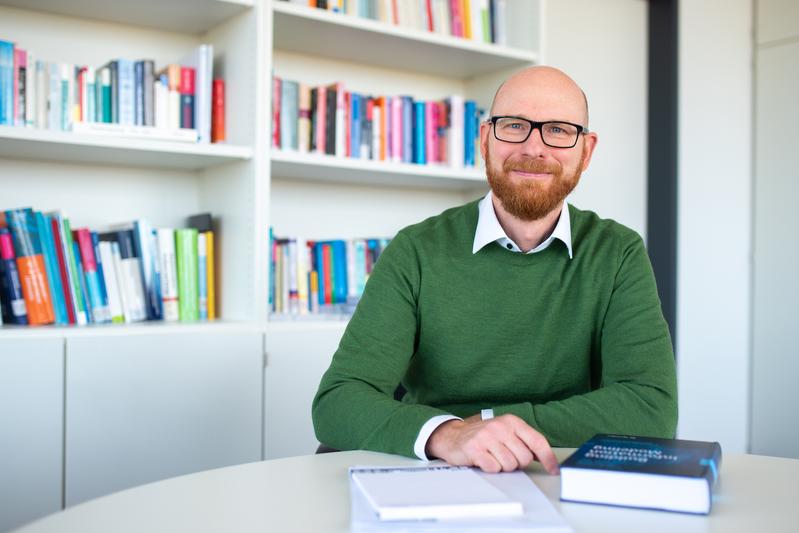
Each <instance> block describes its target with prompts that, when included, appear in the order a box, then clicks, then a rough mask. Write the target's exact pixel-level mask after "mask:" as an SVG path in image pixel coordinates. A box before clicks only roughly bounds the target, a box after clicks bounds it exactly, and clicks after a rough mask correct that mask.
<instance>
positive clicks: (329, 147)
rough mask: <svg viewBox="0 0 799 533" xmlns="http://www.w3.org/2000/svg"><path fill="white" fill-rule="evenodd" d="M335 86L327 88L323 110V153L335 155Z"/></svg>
mask: <svg viewBox="0 0 799 533" xmlns="http://www.w3.org/2000/svg"><path fill="white" fill-rule="evenodd" d="M337 96H338V95H337V91H336V88H335V86H332V87H328V89H327V101H326V108H325V111H326V113H325V153H326V154H330V155H336V104H337V101H336V98H337Z"/></svg>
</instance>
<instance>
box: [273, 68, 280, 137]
mask: <svg viewBox="0 0 799 533" xmlns="http://www.w3.org/2000/svg"><path fill="white" fill-rule="evenodd" d="M281 85H282V81H281V79H280V78H278V77H277V76H272V146H274V147H275V148H280V91H281V90H282V87H281Z"/></svg>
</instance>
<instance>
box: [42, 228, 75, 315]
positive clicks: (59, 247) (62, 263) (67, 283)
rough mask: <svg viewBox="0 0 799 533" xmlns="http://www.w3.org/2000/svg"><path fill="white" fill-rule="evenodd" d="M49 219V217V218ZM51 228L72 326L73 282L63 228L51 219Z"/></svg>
mask: <svg viewBox="0 0 799 533" xmlns="http://www.w3.org/2000/svg"><path fill="white" fill-rule="evenodd" d="M48 218H49V217H48ZM50 227H52V228H53V241H54V242H55V252H56V257H57V258H58V273H59V275H60V276H61V288H62V289H63V291H64V301H65V302H66V304H67V320H68V321H69V323H70V324H74V323H75V322H76V320H75V308H74V305H75V302H74V301H73V299H72V290H71V289H70V287H72V284H71V283H72V281H71V280H70V279H69V272H68V271H67V261H66V258H65V257H64V243H63V242H62V241H61V228H59V227H58V220H56V219H55V218H50Z"/></svg>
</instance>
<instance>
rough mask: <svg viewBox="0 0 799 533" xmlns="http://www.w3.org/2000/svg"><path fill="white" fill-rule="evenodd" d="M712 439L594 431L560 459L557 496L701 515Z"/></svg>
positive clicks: (707, 499) (714, 457)
mask: <svg viewBox="0 0 799 533" xmlns="http://www.w3.org/2000/svg"><path fill="white" fill-rule="evenodd" d="M720 467H721V446H720V445H719V443H718V442H701V441H689V440H674V439H659V438H654V437H633V436H624V435H604V434H601V435H595V436H594V437H593V438H591V439H590V440H588V441H587V442H586V443H585V444H583V445H582V446H580V448H579V449H578V450H577V451H576V452H574V453H573V454H572V455H571V456H570V457H569V458H568V459H566V460H565V461H564V462H563V464H561V467H560V472H561V491H560V499H561V500H564V501H573V502H585V503H599V504H606V505H618V506H623V507H641V508H645V509H658V510H664V511H677V512H684V513H695V514H707V513H709V512H710V508H711V504H712V497H711V494H712V489H713V485H714V484H715V483H716V481H717V480H718V476H719V470H720Z"/></svg>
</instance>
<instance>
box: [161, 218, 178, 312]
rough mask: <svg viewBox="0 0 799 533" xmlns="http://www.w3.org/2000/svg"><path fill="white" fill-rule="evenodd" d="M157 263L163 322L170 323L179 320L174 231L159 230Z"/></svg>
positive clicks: (167, 229) (168, 229)
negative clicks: (159, 267) (159, 273)
mask: <svg viewBox="0 0 799 533" xmlns="http://www.w3.org/2000/svg"><path fill="white" fill-rule="evenodd" d="M156 235H157V240H158V261H159V263H160V266H161V305H162V306H163V309H164V320H166V321H169V322H172V321H176V320H178V318H179V306H178V266H177V260H176V257H175V230H173V229H172V228H159V229H158V230H157V231H156Z"/></svg>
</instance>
